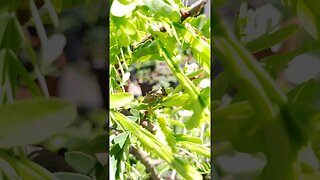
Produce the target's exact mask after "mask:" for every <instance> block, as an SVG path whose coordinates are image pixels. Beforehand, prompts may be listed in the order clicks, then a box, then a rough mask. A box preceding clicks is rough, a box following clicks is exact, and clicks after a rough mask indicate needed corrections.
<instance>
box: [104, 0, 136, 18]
mask: <svg viewBox="0 0 320 180" xmlns="http://www.w3.org/2000/svg"><path fill="white" fill-rule="evenodd" d="M135 8H136V6H135V3H129V4H122V3H121V2H119V1H118V0H114V1H113V2H112V5H111V8H110V12H111V14H112V15H113V16H117V17H123V16H125V15H127V14H130V13H131V12H132V11H133V10H134V9H135Z"/></svg>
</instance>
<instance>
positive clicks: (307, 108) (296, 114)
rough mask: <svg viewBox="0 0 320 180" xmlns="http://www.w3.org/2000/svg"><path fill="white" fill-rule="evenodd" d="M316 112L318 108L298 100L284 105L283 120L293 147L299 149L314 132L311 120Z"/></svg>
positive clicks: (282, 109)
mask: <svg viewBox="0 0 320 180" xmlns="http://www.w3.org/2000/svg"><path fill="white" fill-rule="evenodd" d="M316 113H317V110H316V109H315V108H314V107H312V106H311V105H310V104H305V103H300V102H296V103H287V104H285V105H283V106H282V108H281V114H282V116H283V122H284V125H285V126H286V129H287V133H288V134H289V139H290V142H291V146H292V147H293V148H296V149H297V150H299V149H300V148H301V147H302V146H303V145H304V144H305V143H306V142H307V140H308V138H309V137H310V135H312V133H313V132H314V129H313V127H312V126H310V121H311V119H312V116H313V115H315V114H316Z"/></svg>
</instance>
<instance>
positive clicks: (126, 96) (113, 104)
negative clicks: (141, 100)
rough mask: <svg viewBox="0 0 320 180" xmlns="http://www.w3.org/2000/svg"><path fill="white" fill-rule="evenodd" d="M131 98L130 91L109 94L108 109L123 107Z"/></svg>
mask: <svg viewBox="0 0 320 180" xmlns="http://www.w3.org/2000/svg"><path fill="white" fill-rule="evenodd" d="M133 99H134V96H133V94H130V93H116V94H110V109H112V108H119V107H123V106H125V105H127V104H128V103H130V102H131V101H132V100H133Z"/></svg>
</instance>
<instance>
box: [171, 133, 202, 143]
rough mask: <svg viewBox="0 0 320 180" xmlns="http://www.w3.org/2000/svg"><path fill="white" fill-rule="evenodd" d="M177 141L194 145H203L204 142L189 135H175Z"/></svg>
mask: <svg viewBox="0 0 320 180" xmlns="http://www.w3.org/2000/svg"><path fill="white" fill-rule="evenodd" d="M174 137H175V138H176V141H188V142H192V143H197V144H202V143H203V142H202V140H201V139H200V138H198V137H193V136H190V135H187V134H174Z"/></svg>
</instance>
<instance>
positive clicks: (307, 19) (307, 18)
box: [297, 0, 319, 39]
mask: <svg viewBox="0 0 320 180" xmlns="http://www.w3.org/2000/svg"><path fill="white" fill-rule="evenodd" d="M297 1H298V4H297V16H298V20H299V22H300V24H301V25H302V26H303V27H304V29H305V30H306V31H307V32H308V33H309V34H310V35H311V36H312V37H313V38H315V39H318V36H319V34H318V32H319V31H318V30H317V19H316V17H315V14H314V13H313V12H312V11H311V10H310V7H308V5H307V4H306V3H308V2H307V1H305V0H297ZM312 6H314V4H312ZM317 11H319V10H317Z"/></svg>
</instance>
